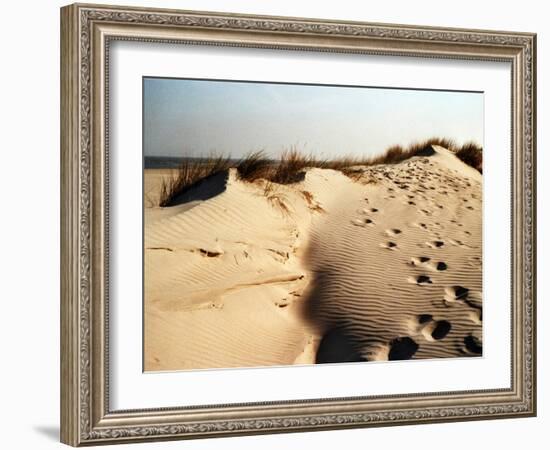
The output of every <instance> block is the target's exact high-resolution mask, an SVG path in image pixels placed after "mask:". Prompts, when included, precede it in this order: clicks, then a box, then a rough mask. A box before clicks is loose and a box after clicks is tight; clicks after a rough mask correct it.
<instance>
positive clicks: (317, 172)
mask: <svg viewBox="0 0 550 450" xmlns="http://www.w3.org/2000/svg"><path fill="white" fill-rule="evenodd" d="M434 150H435V153H434V154H433V155H431V156H426V157H423V156H422V157H414V158H411V159H409V160H406V161H403V162H402V163H399V164H395V165H379V166H372V167H363V168H358V170H359V173H360V174H359V175H358V176H357V177H354V178H355V179H350V178H348V177H346V176H344V175H343V174H342V173H340V172H337V171H333V170H327V169H309V170H308V171H307V173H306V176H305V179H304V180H303V181H301V182H300V183H295V184H292V185H285V186H281V185H273V184H270V183H266V182H265V181H257V182H254V183H245V182H242V181H240V180H239V179H238V177H237V176H236V173H235V172H234V171H231V172H230V173H229V174H228V177H227V181H226V185H225V186H224V191H223V192H222V193H221V194H219V195H217V196H215V197H213V198H210V199H208V200H205V201H197V202H189V203H186V204H183V205H178V206H174V207H170V208H160V207H156V206H154V191H155V189H158V185H159V183H158V182H159V179H160V178H159V177H162V176H163V173H162V172H158V171H155V172H154V173H153V172H151V173H148V171H146V174H145V184H146V194H147V196H148V202H147V201H146V202H145V231H144V246H145V248H144V254H145V260H144V264H145V283H144V285H145V292H144V298H145V321H144V322H145V330H144V332H145V339H144V342H145V348H144V352H145V358H144V360H145V369H146V370H180V369H200V368H220V367H251V366H265V365H286V364H308V363H315V362H342V361H363V360H385V359H403V358H409V357H412V358H434V357H451V356H475V355H479V354H480V353H481V351H482V350H481V348H482V347H481V346H482V344H481V342H482V333H481V330H482V313H481V311H482V297H481V288H482V274H481V238H482V236H481V234H482V230H481V207H482V204H481V201H482V196H481V175H480V174H479V172H477V171H476V170H475V169H472V168H471V167H469V166H467V165H465V164H464V163H462V162H461V161H460V160H458V159H457V158H456V157H455V156H454V155H453V154H452V153H451V152H449V151H447V150H445V149H443V148H441V147H435V146H434ZM153 175H154V178H153ZM151 199H152V200H151Z"/></svg>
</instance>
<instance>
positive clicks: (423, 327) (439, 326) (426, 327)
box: [409, 314, 451, 341]
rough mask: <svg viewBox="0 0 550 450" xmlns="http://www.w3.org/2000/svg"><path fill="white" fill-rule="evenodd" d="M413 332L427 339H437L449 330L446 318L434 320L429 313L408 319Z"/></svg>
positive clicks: (449, 324) (441, 337) (444, 335)
mask: <svg viewBox="0 0 550 450" xmlns="http://www.w3.org/2000/svg"><path fill="white" fill-rule="evenodd" d="M409 328H410V329H411V331H412V332H413V333H416V334H421V335H422V336H424V338H425V339H426V340H427V341H439V340H441V339H443V338H444V337H446V336H447V335H448V334H449V332H450V331H451V323H450V322H449V321H448V320H435V319H434V318H433V316H432V315H431V314H420V315H418V316H416V317H415V318H413V319H412V320H411V321H410V324H409Z"/></svg>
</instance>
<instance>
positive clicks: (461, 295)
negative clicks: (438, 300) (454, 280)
mask: <svg viewBox="0 0 550 450" xmlns="http://www.w3.org/2000/svg"><path fill="white" fill-rule="evenodd" d="M469 292H470V290H469V289H468V288H465V287H463V286H447V287H446V288H445V297H444V298H445V301H447V302H449V303H454V302H457V301H459V300H462V301H464V300H466V298H467V297H468V293H469Z"/></svg>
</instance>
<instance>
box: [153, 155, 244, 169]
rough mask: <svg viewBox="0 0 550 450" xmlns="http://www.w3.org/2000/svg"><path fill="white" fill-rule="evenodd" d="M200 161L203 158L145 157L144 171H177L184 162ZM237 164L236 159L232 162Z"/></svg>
mask: <svg viewBox="0 0 550 450" xmlns="http://www.w3.org/2000/svg"><path fill="white" fill-rule="evenodd" d="M193 160H195V161H197V162H198V161H200V160H204V158H188V157H182V156H145V158H144V168H145V169H177V168H178V167H179V166H180V165H181V163H182V162H184V161H193ZM232 161H234V162H237V161H238V159H234V160H232Z"/></svg>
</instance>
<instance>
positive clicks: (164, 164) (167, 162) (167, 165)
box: [144, 156, 187, 169]
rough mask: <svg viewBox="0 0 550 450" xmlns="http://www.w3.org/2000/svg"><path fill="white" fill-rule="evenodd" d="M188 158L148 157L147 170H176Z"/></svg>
mask: <svg viewBox="0 0 550 450" xmlns="http://www.w3.org/2000/svg"><path fill="white" fill-rule="evenodd" d="M185 159H187V158H182V157H180V156H146V157H145V161H144V167H145V169H176V168H177V167H179V166H180V164H181V163H182V162H183V161H185Z"/></svg>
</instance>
